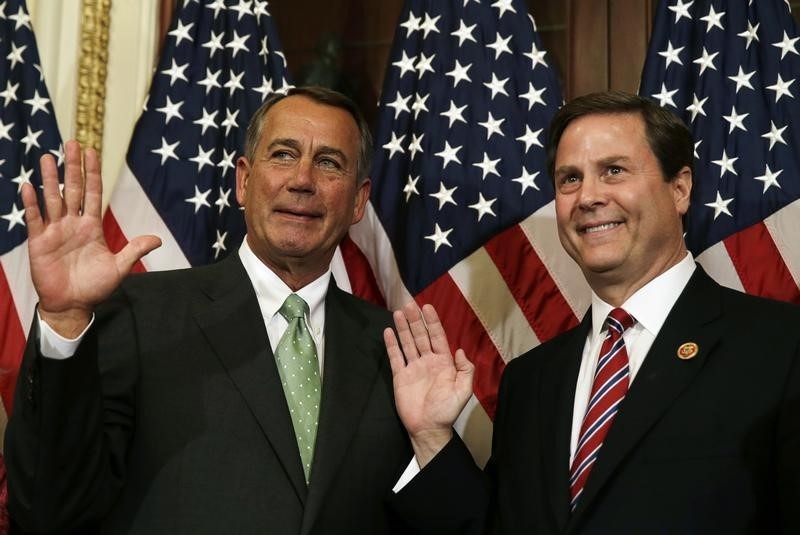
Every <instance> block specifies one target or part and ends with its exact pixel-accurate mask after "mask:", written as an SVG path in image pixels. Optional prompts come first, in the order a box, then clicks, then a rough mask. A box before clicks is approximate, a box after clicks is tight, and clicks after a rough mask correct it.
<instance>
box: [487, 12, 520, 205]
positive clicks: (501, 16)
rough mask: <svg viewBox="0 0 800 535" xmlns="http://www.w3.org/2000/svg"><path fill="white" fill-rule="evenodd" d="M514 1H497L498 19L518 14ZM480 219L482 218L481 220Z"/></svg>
mask: <svg viewBox="0 0 800 535" xmlns="http://www.w3.org/2000/svg"><path fill="white" fill-rule="evenodd" d="M513 1H514V0H496V1H495V2H494V3H493V4H492V7H496V8H497V9H499V10H500V14H499V15H498V16H497V18H498V19H502V18H503V15H505V13H506V11H511V12H512V13H516V12H517V10H516V9H514V6H512V5H511V2H513ZM479 219H480V218H479Z"/></svg>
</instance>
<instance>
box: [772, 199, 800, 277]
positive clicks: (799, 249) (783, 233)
mask: <svg viewBox="0 0 800 535" xmlns="http://www.w3.org/2000/svg"><path fill="white" fill-rule="evenodd" d="M798 222H800V201H795V202H793V203H792V204H790V205H788V206H786V207H784V208H782V209H780V210H778V211H777V212H775V213H774V214H772V215H771V216H769V217H768V218H766V219H765V220H764V224H765V225H766V226H767V229H768V230H769V233H770V235H771V236H772V240H773V242H774V243H775V247H777V248H778V251H779V252H780V255H781V257H782V258H783V262H784V264H786V269H788V270H789V272H790V273H791V275H792V278H793V279H794V282H795V284H796V285H797V286H798V287H800V239H797V225H798ZM792 238H793V239H792Z"/></svg>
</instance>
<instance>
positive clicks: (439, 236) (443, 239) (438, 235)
mask: <svg viewBox="0 0 800 535" xmlns="http://www.w3.org/2000/svg"><path fill="white" fill-rule="evenodd" d="M451 232H453V229H451V228H450V229H447V230H444V231H443V230H442V229H441V228H439V223H436V230H435V231H434V232H433V234H430V235H428V236H425V239H426V240H431V241H432V242H433V252H434V253H435V252H437V251H438V250H439V247H440V246H442V245H447V246H448V247H452V246H453V245H452V244H451V243H450V241H449V240H448V239H447V236H448V235H449V234H450V233H451Z"/></svg>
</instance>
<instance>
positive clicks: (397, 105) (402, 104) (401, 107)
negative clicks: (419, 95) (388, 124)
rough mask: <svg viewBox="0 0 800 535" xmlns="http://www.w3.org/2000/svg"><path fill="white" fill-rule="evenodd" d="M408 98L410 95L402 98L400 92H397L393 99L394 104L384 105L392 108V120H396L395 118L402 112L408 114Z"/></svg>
mask: <svg viewBox="0 0 800 535" xmlns="http://www.w3.org/2000/svg"><path fill="white" fill-rule="evenodd" d="M410 98H411V95H408V96H407V97H404V96H403V95H401V94H400V91H398V92H397V96H396V97H395V99H394V102H389V103H388V104H386V106H387V107H389V108H394V118H395V119H397V117H398V116H399V115H400V114H401V113H402V112H409V111H410V110H409V108H408V101H409V99H410Z"/></svg>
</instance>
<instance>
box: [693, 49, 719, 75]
mask: <svg viewBox="0 0 800 535" xmlns="http://www.w3.org/2000/svg"><path fill="white" fill-rule="evenodd" d="M717 54H719V52H714V53H713V54H709V53H708V51H707V50H706V47H703V55H702V56H700V57H699V58H697V59H696V60H694V61H693V62H692V63H697V64H698V65H700V74H701V75H702V74H703V73H704V72H705V70H706V69H712V70H714V71H716V70H717V68H716V67H715V66H714V58H715V57H717Z"/></svg>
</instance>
